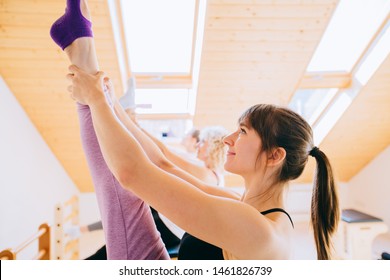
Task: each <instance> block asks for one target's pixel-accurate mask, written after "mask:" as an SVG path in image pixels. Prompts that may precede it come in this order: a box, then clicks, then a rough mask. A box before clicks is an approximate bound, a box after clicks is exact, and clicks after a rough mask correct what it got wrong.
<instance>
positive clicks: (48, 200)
mask: <svg viewBox="0 0 390 280" xmlns="http://www.w3.org/2000/svg"><path fill="white" fill-rule="evenodd" d="M0 155H1V156H0V172H1V173H0V250H3V249H5V248H7V247H11V248H13V247H14V246H17V245H20V243H21V242H23V241H24V240H26V239H27V238H29V237H30V236H31V235H32V234H33V233H34V232H36V231H37V229H38V226H39V225H40V224H41V223H43V222H48V223H50V224H52V223H53V219H54V205H55V204H56V203H58V202H64V201H66V200H68V199H69V198H70V197H71V196H72V195H73V194H78V193H79V191H78V189H77V188H76V186H75V185H74V183H73V182H72V180H71V179H70V178H69V176H68V175H67V173H66V172H65V171H64V169H63V168H62V166H61V165H60V163H59V162H58V160H57V159H56V158H55V157H54V155H53V154H52V152H51V150H50V149H49V147H48V146H47V145H46V143H45V142H44V140H43V139H42V137H41V136H40V134H39V132H38V131H37V130H36V128H35V127H34V125H33V124H32V122H31V121H30V119H29V118H28V116H27V115H26V113H25V112H24V110H23V109H22V107H21V106H20V104H19V103H18V101H17V100H16V99H15V97H14V95H13V94H12V93H11V92H10V90H9V89H8V87H7V85H6V84H5V82H4V80H3V79H2V78H1V77H0ZM21 257H22V258H24V257H23V255H21Z"/></svg>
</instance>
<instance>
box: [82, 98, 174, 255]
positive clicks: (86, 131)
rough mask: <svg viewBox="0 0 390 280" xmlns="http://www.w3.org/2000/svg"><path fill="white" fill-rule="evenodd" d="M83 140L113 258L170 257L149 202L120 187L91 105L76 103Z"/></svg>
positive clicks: (108, 249) (109, 250)
mask: <svg viewBox="0 0 390 280" xmlns="http://www.w3.org/2000/svg"><path fill="white" fill-rule="evenodd" d="M77 106H78V115H79V120H80V130H81V140H82V144H83V148H84V152H85V155H86V158H87V162H88V166H89V169H90V172H91V175H92V180H93V183H94V186H95V191H96V196H97V201H98V205H99V209H100V214H101V218H102V223H103V230H104V234H105V238H106V246H107V256H108V259H110V260H165V259H169V256H168V253H167V251H166V249H165V246H164V243H163V242H162V240H161V238H160V234H159V232H158V231H157V229H156V225H155V223H154V221H153V217H152V214H151V211H150V208H149V206H148V205H147V204H146V203H144V202H143V201H142V200H141V199H139V198H138V197H136V196H135V195H134V194H133V193H132V192H130V191H128V190H125V189H124V188H122V187H121V185H120V184H119V182H118V181H117V180H116V179H115V177H114V175H112V173H111V172H110V170H109V169H108V167H107V164H106V162H105V161H104V158H103V155H102V153H101V151H100V147H99V143H98V141H97V138H96V134H95V130H94V128H93V123H92V116H91V111H90V109H89V107H88V106H86V105H81V104H77Z"/></svg>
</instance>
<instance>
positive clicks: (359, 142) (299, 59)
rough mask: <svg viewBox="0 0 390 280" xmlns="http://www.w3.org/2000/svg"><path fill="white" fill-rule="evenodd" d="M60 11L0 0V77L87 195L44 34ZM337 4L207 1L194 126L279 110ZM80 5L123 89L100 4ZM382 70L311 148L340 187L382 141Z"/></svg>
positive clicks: (69, 108) (41, 1) (71, 121)
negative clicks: (325, 159)
mask: <svg viewBox="0 0 390 280" xmlns="http://www.w3.org/2000/svg"><path fill="white" fill-rule="evenodd" d="M64 5H65V1H64V0H18V1H13V0H0V75H2V77H3V78H4V80H5V82H6V83H7V84H8V86H9V88H10V89H11V91H12V92H13V93H14V94H15V96H16V98H17V99H18V100H19V102H20V104H21V106H22V107H23V108H24V109H25V111H26V113H27V114H28V116H29V117H30V119H31V120H32V122H33V123H34V124H35V126H36V127H37V129H38V130H39V132H40V133H41V135H42V137H43V138H44V139H45V141H46V142H47V144H48V145H49V147H50V148H51V150H52V151H53V153H54V154H55V156H56V157H57V158H58V160H59V161H60V163H61V164H62V165H63V167H64V169H65V170H66V171H67V173H68V174H69V176H70V177H71V178H72V179H73V181H74V182H75V184H76V185H77V186H78V187H79V189H80V191H82V192H90V191H93V185H92V181H91V178H90V175H89V172H88V169H87V165H86V161H85V158H84V155H83V152H82V148H81V143H80V140H79V128H78V121H77V115H76V111H75V105H74V102H73V101H72V100H71V99H70V98H69V97H68V94H67V91H66V87H67V84H68V83H67V81H66V79H65V75H66V73H67V66H68V64H69V62H68V60H67V58H66V56H65V54H64V53H63V52H62V51H61V50H60V49H59V48H58V47H57V46H56V45H55V44H54V43H53V42H52V41H51V39H50V36H49V29H50V25H51V23H52V22H53V21H54V20H55V19H56V18H58V16H59V15H61V14H62V13H63V11H64ZM336 6H337V1H335V0H312V1H310V0H279V1H276V0H274V1H271V0H264V1H260V0H251V1H250V0H209V1H208V2H207V13H206V22H205V32H204V42H203V51H202V59H201V65H200V76H199V85H198V88H199V91H198V99H197V106H196V113H195V116H194V122H195V124H196V125H197V126H206V125H212V124H218V125H223V126H225V127H226V128H228V129H235V125H236V121H237V118H238V116H239V115H240V113H241V112H242V111H243V110H244V109H246V108H247V107H249V106H251V105H253V104H256V103H275V104H279V105H286V104H287V103H288V101H289V100H290V98H291V96H292V94H293V93H294V91H295V90H296V88H297V87H298V86H299V84H300V81H301V79H302V77H303V75H304V73H305V69H306V67H307V65H308V63H309V61H310V59H311V57H312V56H313V53H314V51H315V49H316V46H317V45H318V44H319V41H320V39H321V37H322V35H323V34H324V31H325V29H326V26H327V24H328V23H329V20H330V18H331V16H332V13H333V12H334V9H335V8H336ZM89 8H90V10H91V14H92V19H93V22H94V25H93V28H94V34H95V40H96V47H97V53H98V57H99V63H100V67H101V69H103V70H104V71H105V72H108V73H109V74H110V76H111V77H113V78H114V82H115V87H116V91H117V93H122V92H123V89H122V87H121V85H122V84H121V81H120V70H119V65H118V62H117V61H118V58H117V54H116V48H115V45H114V36H113V32H112V27H111V18H110V14H109V8H108V4H107V1H106V0H90V1H89ZM151 9H152V7H151ZM129 55H130V57H131V54H129ZM389 72H390V58H387V60H386V61H385V62H384V63H383V64H382V65H381V67H380V69H379V70H378V71H377V72H376V73H375V75H374V76H373V78H372V79H371V80H370V81H369V82H368V84H367V85H366V86H365V87H364V88H363V91H362V92H361V93H360V94H359V96H358V97H357V98H356V99H355V100H354V101H353V103H352V105H351V106H350V107H349V108H348V110H347V111H346V113H345V114H344V115H343V117H342V118H341V120H340V121H339V122H338V123H337V124H336V126H335V127H334V129H333V130H332V131H331V133H330V134H329V135H328V136H327V137H326V139H325V140H324V142H323V143H322V144H321V146H320V147H321V148H322V149H323V150H324V151H325V152H326V153H327V154H328V156H329V157H330V159H331V161H332V163H333V165H334V168H335V171H336V174H337V176H338V178H339V179H340V180H342V181H348V180H349V179H351V177H353V176H354V175H355V174H357V173H358V172H359V171H360V170H361V169H362V168H363V167H364V166H365V165H366V164H367V163H368V162H370V161H371V160H372V159H373V158H374V157H375V156H376V155H378V153H380V152H381V151H383V150H384V149H385V148H386V147H387V146H388V145H389V144H390V130H389V127H390V112H389V111H390V110H389V108H390V97H389V92H390V82H389V79H388V77H389V74H390V73H389ZM3 117H4V116H3ZM37 160H39V159H37ZM312 172H313V162H312V161H310V163H309V165H308V168H307V170H305V172H304V174H303V175H302V177H301V178H300V179H299V180H298V181H299V182H310V181H311V179H312ZM229 182H230V184H233V185H234V184H238V183H241V182H240V181H237V180H235V179H234V178H232V179H231V180H230V181H229Z"/></svg>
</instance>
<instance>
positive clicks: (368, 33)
mask: <svg viewBox="0 0 390 280" xmlns="http://www.w3.org/2000/svg"><path fill="white" fill-rule="evenodd" d="M389 11H390V1H387V0H370V1H367V0H341V1H340V3H339V4H338V7H337V8H336V11H335V14H334V15H333V18H332V20H331V22H330V24H329V26H328V28H327V30H326V32H325V34H324V37H323V38H322V40H321V42H320V44H319V46H318V48H317V50H316V53H315V55H314V57H313V59H312V60H311V62H310V64H309V66H308V69H307V71H308V72H318V71H345V72H350V71H351V70H352V68H353V66H354V65H355V63H356V62H357V61H358V59H359V58H360V56H361V55H362V53H363V52H364V50H365V48H366V46H367V45H368V44H369V42H370V41H371V40H372V37H373V35H374V34H375V32H376V31H377V30H378V28H379V27H380V25H381V23H382V22H383V20H384V19H385V17H386V16H387V14H388V13H389Z"/></svg>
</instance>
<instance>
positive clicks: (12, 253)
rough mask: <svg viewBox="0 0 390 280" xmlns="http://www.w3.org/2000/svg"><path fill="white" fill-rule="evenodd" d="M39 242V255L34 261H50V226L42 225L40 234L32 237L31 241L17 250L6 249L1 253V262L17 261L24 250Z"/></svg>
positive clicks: (27, 241) (28, 240) (24, 243)
mask: <svg viewBox="0 0 390 280" xmlns="http://www.w3.org/2000/svg"><path fill="white" fill-rule="evenodd" d="M36 240H38V243H39V245H38V247H39V248H38V250H39V251H38V254H37V255H36V256H34V258H33V259H39V260H49V259H50V226H49V225H48V224H41V225H40V226H39V229H38V232H37V233H35V234H34V235H32V236H31V237H30V238H29V239H27V240H26V241H25V242H23V243H22V244H21V245H19V246H18V247H17V248H16V249H14V250H12V249H6V250H3V251H2V252H0V259H1V260H16V255H17V254H18V253H20V251H22V250H23V249H25V248H26V247H27V246H29V245H30V244H31V243H33V242H34V241H36Z"/></svg>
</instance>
